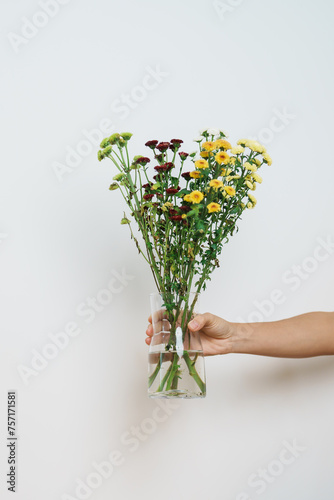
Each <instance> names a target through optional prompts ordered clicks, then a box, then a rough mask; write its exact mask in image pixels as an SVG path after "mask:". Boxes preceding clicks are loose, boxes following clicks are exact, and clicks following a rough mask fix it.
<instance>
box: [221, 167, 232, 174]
mask: <svg viewBox="0 0 334 500" xmlns="http://www.w3.org/2000/svg"><path fill="white" fill-rule="evenodd" d="M231 172H232V169H231V168H228V169H226V168H222V171H221V173H220V175H223V176H225V175H230V173H231Z"/></svg>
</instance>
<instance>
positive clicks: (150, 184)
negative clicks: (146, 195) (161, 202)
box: [142, 182, 153, 189]
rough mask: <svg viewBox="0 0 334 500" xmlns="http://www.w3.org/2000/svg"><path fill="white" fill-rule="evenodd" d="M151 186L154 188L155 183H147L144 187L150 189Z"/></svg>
mask: <svg viewBox="0 0 334 500" xmlns="http://www.w3.org/2000/svg"><path fill="white" fill-rule="evenodd" d="M151 186H153V182H147V183H146V184H143V185H142V187H143V188H144V189H149V188H150V187H151Z"/></svg>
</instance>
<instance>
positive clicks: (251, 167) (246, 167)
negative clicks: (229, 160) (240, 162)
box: [244, 161, 257, 172]
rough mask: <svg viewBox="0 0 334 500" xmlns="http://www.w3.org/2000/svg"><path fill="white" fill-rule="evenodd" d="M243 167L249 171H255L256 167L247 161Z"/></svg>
mask: <svg viewBox="0 0 334 500" xmlns="http://www.w3.org/2000/svg"><path fill="white" fill-rule="evenodd" d="M244 167H245V169H246V170H249V171H250V172H256V171H257V167H256V166H255V165H252V164H251V163H249V161H246V162H245V163H244Z"/></svg>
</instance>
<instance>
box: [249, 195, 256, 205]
mask: <svg viewBox="0 0 334 500" xmlns="http://www.w3.org/2000/svg"><path fill="white" fill-rule="evenodd" d="M248 198H249V199H250V201H251V202H252V203H253V205H254V206H255V205H256V204H257V199H256V198H255V196H253V195H252V194H249V195H248Z"/></svg>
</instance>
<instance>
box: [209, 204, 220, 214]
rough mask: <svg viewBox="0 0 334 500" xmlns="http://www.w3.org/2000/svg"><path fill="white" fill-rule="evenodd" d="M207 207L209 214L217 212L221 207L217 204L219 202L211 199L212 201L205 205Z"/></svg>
mask: <svg viewBox="0 0 334 500" xmlns="http://www.w3.org/2000/svg"><path fill="white" fill-rule="evenodd" d="M207 209H208V212H209V214H211V213H212V212H219V211H220V209H221V206H220V205H219V203H215V202H214V201H213V202H212V203H209V205H208V206H207Z"/></svg>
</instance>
